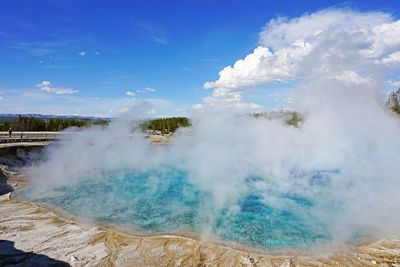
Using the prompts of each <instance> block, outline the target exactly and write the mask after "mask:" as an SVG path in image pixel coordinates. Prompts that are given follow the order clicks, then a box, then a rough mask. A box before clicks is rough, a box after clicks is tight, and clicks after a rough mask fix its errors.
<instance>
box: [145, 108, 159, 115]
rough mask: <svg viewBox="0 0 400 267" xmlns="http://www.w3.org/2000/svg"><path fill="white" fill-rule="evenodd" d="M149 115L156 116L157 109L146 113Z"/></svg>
mask: <svg viewBox="0 0 400 267" xmlns="http://www.w3.org/2000/svg"><path fill="white" fill-rule="evenodd" d="M146 113H147V114H148V115H155V114H156V113H157V112H156V110H155V109H151V110H149V111H147V112H146Z"/></svg>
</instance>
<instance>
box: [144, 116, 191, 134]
mask: <svg viewBox="0 0 400 267" xmlns="http://www.w3.org/2000/svg"><path fill="white" fill-rule="evenodd" d="M190 125H191V123H190V120H189V119H188V118H185V117H171V118H162V119H155V120H150V121H145V122H143V123H142V124H141V128H142V130H143V131H146V130H153V131H161V132H162V133H163V134H165V133H170V132H175V131H176V129H178V128H179V127H188V126H190Z"/></svg>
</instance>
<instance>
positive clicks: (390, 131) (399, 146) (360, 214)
mask: <svg viewBox="0 0 400 267" xmlns="http://www.w3.org/2000/svg"><path fill="white" fill-rule="evenodd" d="M260 44H261V46H260V47H258V48H256V49H255V50H254V53H252V54H250V55H248V56H247V57H246V58H245V59H243V60H239V61H238V62H236V63H235V64H234V66H233V67H231V66H229V67H226V68H225V69H224V70H222V71H221V72H220V78H219V79H218V80H217V81H215V82H209V83H206V85H205V87H206V88H215V89H214V91H213V93H212V95H211V96H210V97H208V98H206V99H205V102H204V103H203V104H202V106H201V108H200V109H196V110H195V111H194V112H193V113H192V115H191V119H192V124H193V126H192V127H190V128H186V129H180V130H179V131H178V132H177V133H176V134H175V136H174V139H173V141H172V143H171V144H170V145H168V146H163V145H156V146H155V145H152V144H150V143H149V142H148V141H147V140H146V139H145V138H144V136H143V135H142V134H141V133H140V131H139V130H137V131H134V132H133V133H132V129H134V128H135V126H137V122H138V121H139V120H140V119H141V118H143V116H145V114H146V111H147V110H148V109H149V107H147V106H136V107H134V108H132V109H131V111H130V113H129V114H126V115H124V117H121V118H119V119H117V120H115V121H113V122H112V123H111V125H110V126H109V127H108V128H106V129H104V130H100V129H89V130H86V131H77V130H72V132H76V133H75V134H71V136H70V137H69V138H68V140H66V141H65V142H61V143H60V144H58V145H56V146H53V147H50V148H49V150H48V160H47V161H46V162H44V163H42V164H40V165H38V166H36V167H32V168H31V169H30V170H29V173H30V177H31V181H32V184H33V186H34V188H36V190H37V193H38V194H40V192H42V191H44V190H45V189H46V188H50V187H51V186H53V185H54V184H68V183H74V182H77V180H79V179H81V178H80V177H85V175H86V174H88V173H95V172H96V173H105V172H107V171H115V170H126V169H132V170H148V169H163V168H165V167H166V166H173V167H175V168H177V169H179V170H182V171H185V172H186V173H188V179H189V180H190V182H191V183H193V184H195V185H196V186H197V187H199V188H201V189H202V190H205V191H206V192H209V193H210V196H211V198H210V201H209V202H210V207H208V208H207V209H206V211H205V212H209V213H210V217H212V216H213V214H214V213H216V212H218V211H219V210H221V209H223V208H228V210H229V211H230V212H232V213H234V212H235V210H236V209H237V208H238V201H239V199H240V198H241V197H242V196H243V195H245V194H246V190H248V188H247V187H246V186H245V184H246V181H247V179H249V177H258V178H260V179H258V180H257V181H256V182H255V183H254V185H255V187H256V189H257V190H258V191H259V192H260V194H261V195H262V201H263V202H264V203H266V204H268V206H271V207H274V208H276V209H285V207H288V206H291V207H293V205H294V204H293V203H289V202H285V201H282V200H280V199H277V198H276V194H275V193H276V192H279V193H280V194H296V195H297V196H299V197H304V198H307V199H310V200H312V202H313V203H314V205H313V206H312V208H310V209H309V212H310V213H312V214H313V216H315V217H316V218H318V219H319V220H320V221H321V222H323V223H324V224H325V225H327V226H328V227H327V228H326V229H328V231H330V232H331V235H332V236H333V241H335V242H344V241H349V240H350V239H351V238H352V237H353V236H354V234H355V232H357V231H358V230H357V229H363V230H365V231H367V232H368V234H369V235H372V236H376V237H382V236H385V235H388V234H390V235H394V234H398V233H399V231H400V228H399V227H398V225H399V223H400V194H399V192H400V177H399V176H400V161H399V153H400V138H399V136H400V119H399V118H398V117H395V116H394V115H392V114H390V113H389V112H387V111H385V110H384V108H383V107H382V104H381V103H382V96H383V95H384V92H385V79H386V78H387V75H388V71H392V73H393V71H396V66H398V65H396V64H399V63H400V57H399V56H398V55H400V54H399V51H400V21H394V20H393V18H392V17H391V16H390V15H388V14H384V13H358V12H354V11H350V10H324V11H320V12H317V13H313V14H310V15H304V16H302V17H299V18H294V19H290V20H289V19H285V18H277V19H274V20H271V21H270V22H269V23H268V24H267V25H266V26H265V28H264V29H263V31H262V32H261V33H260ZM290 80H300V81H301V83H300V85H299V86H298V88H296V99H295V100H296V101H295V104H294V108H295V109H296V110H297V111H299V112H301V113H302V114H303V116H304V122H303V123H302V125H301V127H299V128H295V127H291V126H288V125H286V124H285V123H284V122H282V121H280V120H265V119H255V118H252V117H251V116H246V115H243V114H241V115H240V113H241V112H242V110H243V109H242V108H243V106H245V105H246V103H242V102H241V96H242V94H243V93H245V92H246V90H247V89H248V88H250V87H253V86H257V85H258V84H262V83H268V82H274V83H275V82H284V81H290ZM246 112H247V111H246ZM135 124H136V125H135ZM206 228H207V227H206V226H205V229H206ZM200 230H201V229H200ZM203 230H204V229H203Z"/></svg>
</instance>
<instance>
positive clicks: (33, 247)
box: [0, 165, 400, 266]
mask: <svg viewBox="0 0 400 267" xmlns="http://www.w3.org/2000/svg"><path fill="white" fill-rule="evenodd" d="M0 169H1V173H3V174H4V175H5V176H6V177H7V181H6V182H7V183H8V184H9V185H10V186H12V187H13V188H14V189H18V188H20V187H21V186H24V183H23V175H22V173H21V172H19V171H18V169H12V171H9V169H8V166H6V165H2V166H1V168H0ZM12 195H13V194H12V193H11V192H9V193H7V194H3V195H1V196H0V214H2V216H1V218H0V240H1V241H0V247H1V248H2V249H0V251H1V253H0V254H1V255H0V265H2V263H5V262H4V261H5V260H6V261H7V262H13V263H14V264H18V263H24V264H27V263H29V264H39V263H40V264H43V263H46V260H47V261H48V262H47V263H52V262H54V261H60V262H63V263H65V264H69V265H70V266H85V265H91V266H92V265H95V266H149V265H153V266H215V265H219V266H330V265H339V266H378V265H380V266H399V265H400V240H399V239H385V240H378V241H373V242H369V243H366V244H362V245H359V246H356V247H346V248H341V249H336V250H334V251H333V250H332V251H330V253H328V254H326V253H322V252H320V253H319V254H318V253H317V254H314V255H294V254H293V253H290V255H282V254H280V255H274V254H272V253H268V252H265V253H263V252H260V251H254V250H253V251H248V250H245V248H244V247H243V250H238V249H236V248H232V247H228V246H224V245H221V244H218V243H213V242H202V241H200V240H197V239H194V238H191V237H185V236H176V235H169V234H163V235H151V236H149V235H144V236H139V235H131V234H127V233H124V232H121V231H119V230H116V229H112V228H109V227H104V226H102V225H100V224H98V223H96V222H90V223H82V222H77V221H75V220H73V216H72V217H70V216H66V215H67V214H66V213H64V211H61V213H58V212H57V210H58V208H55V207H52V206H51V205H46V206H43V205H41V204H40V203H39V204H35V203H32V202H26V201H21V200H19V199H13V196H12ZM71 218H72V220H71ZM5 244H13V246H8V247H6V249H5V246H4V245H5ZM16 251H19V253H20V252H21V251H22V252H24V253H25V257H22V259H21V257H19V258H18V256H17V255H15V252H16ZM325 252H326V251H325ZM13 255H14V256H13ZM18 255H20V254H18Z"/></svg>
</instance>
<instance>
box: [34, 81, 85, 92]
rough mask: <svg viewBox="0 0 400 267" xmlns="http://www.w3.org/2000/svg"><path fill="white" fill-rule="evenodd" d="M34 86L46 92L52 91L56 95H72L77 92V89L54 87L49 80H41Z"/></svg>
mask: <svg viewBox="0 0 400 267" xmlns="http://www.w3.org/2000/svg"><path fill="white" fill-rule="evenodd" d="M36 86H37V87H39V88H40V89H41V90H42V91H45V92H48V93H54V94H56V95H72V94H75V93H78V92H79V90H75V89H72V88H65V87H54V86H53V85H52V83H51V82H49V81H42V82H41V83H38V84H37V85H36Z"/></svg>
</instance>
